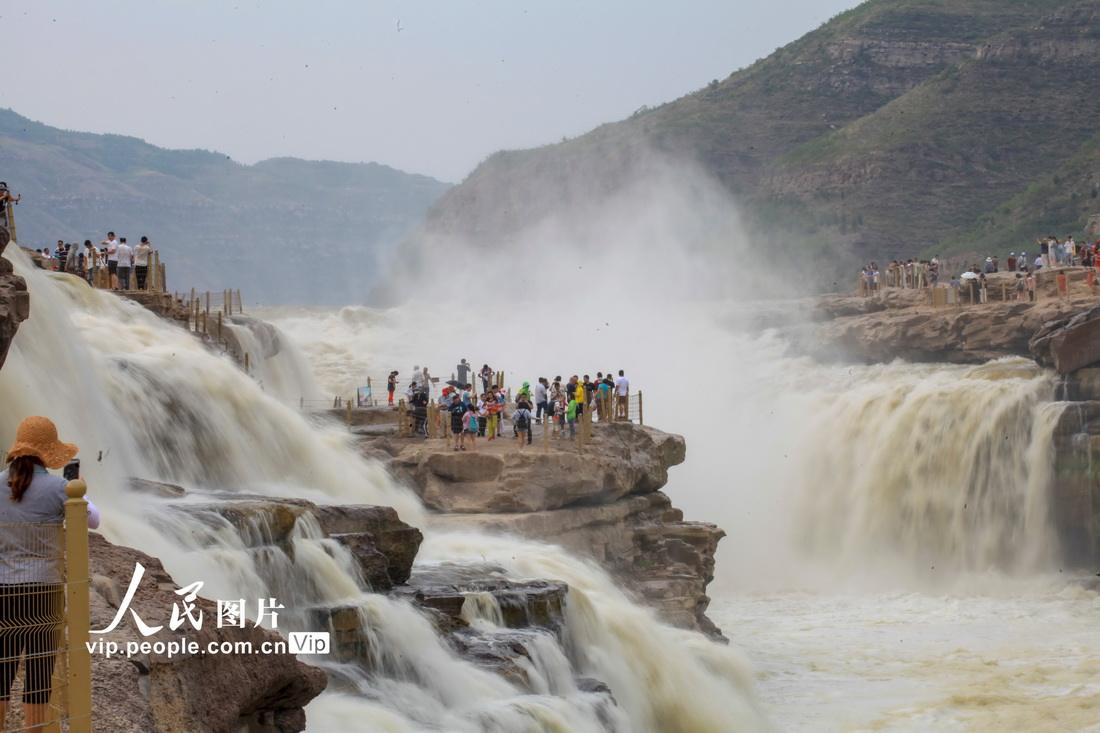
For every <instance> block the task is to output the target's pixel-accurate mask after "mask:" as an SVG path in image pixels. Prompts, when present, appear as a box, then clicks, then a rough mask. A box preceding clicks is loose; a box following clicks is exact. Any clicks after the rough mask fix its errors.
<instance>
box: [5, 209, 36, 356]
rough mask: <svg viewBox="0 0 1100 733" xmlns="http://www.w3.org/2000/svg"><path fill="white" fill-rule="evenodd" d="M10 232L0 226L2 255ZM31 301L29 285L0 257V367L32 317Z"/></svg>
mask: <svg viewBox="0 0 1100 733" xmlns="http://www.w3.org/2000/svg"><path fill="white" fill-rule="evenodd" d="M8 241H9V235H8V230H7V229H5V228H4V227H2V226H0V255H2V254H3V252H4V250H5V249H6V248H7V246H8ZM30 311H31V301H30V295H29V293H27V283H26V282H24V280H23V278H21V277H18V276H17V275H15V274H14V268H13V267H12V264H11V262H9V261H8V260H6V259H4V258H3V257H0V367H3V366H4V359H5V358H6V357H7V355H8V349H9V348H10V347H11V342H12V339H14V338H15V332H16V331H17V330H18V329H19V324H20V323H22V322H23V321H25V320H27V319H28V318H29V317H30Z"/></svg>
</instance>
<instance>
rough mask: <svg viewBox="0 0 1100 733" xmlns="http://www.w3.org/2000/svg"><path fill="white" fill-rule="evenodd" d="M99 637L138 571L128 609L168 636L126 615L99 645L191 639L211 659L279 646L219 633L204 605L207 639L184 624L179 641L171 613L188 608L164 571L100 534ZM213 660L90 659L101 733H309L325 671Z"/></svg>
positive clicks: (94, 538)
mask: <svg viewBox="0 0 1100 733" xmlns="http://www.w3.org/2000/svg"><path fill="white" fill-rule="evenodd" d="M90 540H91V542H90V544H91V572H92V591H91V594H90V595H91V611H92V628H94V629H102V628H106V627H107V626H108V625H109V624H110V623H111V621H112V619H113V618H114V617H115V615H116V614H117V612H118V608H119V605H120V603H121V600H122V598H123V595H124V593H125V590H126V586H127V584H128V583H129V579H130V577H131V576H132V574H133V573H134V566H135V563H141V564H142V566H144V567H145V571H146V577H145V579H144V581H143V582H142V583H141V584H140V585H139V586H138V590H137V593H136V594H135V596H134V598H133V601H132V603H131V604H130V608H131V609H132V610H134V611H136V612H137V613H138V615H139V616H140V617H141V618H142V619H143V620H144V621H145V622H146V623H147V624H151V625H157V626H160V625H163V626H164V628H163V629H161V630H160V631H158V632H157V633H155V634H154V635H152V636H150V637H146V636H143V635H142V634H140V633H139V632H138V631H137V629H136V628H135V626H134V622H133V620H132V618H131V617H130V616H129V615H127V616H126V617H125V618H124V619H123V620H122V621H121V623H120V625H119V626H118V628H116V629H115V630H114V631H112V632H110V633H108V634H104V635H94V636H93V638H92V640H93V641H99V640H101V639H102V640H104V641H107V642H112V641H113V642H118V643H119V644H120V645H125V644H126V643H127V642H141V641H145V640H149V641H165V642H167V641H172V640H179V639H182V638H187V639H189V640H193V641H195V642H197V643H198V644H199V645H200V647H201V648H202V649H205V648H206V646H207V644H209V643H210V642H226V641H228V642H250V643H251V644H252V645H253V648H256V649H258V648H259V647H260V645H261V644H262V643H263V642H264V641H274V640H277V639H279V638H281V637H280V636H279V634H278V633H277V632H273V631H268V630H265V629H262V628H254V627H253V626H252V625H251V624H247V628H244V629H241V628H235V627H233V628H221V629H219V628H216V624H215V622H214V621H215V619H216V614H217V610H216V606H215V604H214V603H212V602H211V601H207V600H205V599H203V598H199V599H198V600H197V604H198V606H199V608H200V609H201V610H202V612H203V615H204V619H205V621H204V623H203V625H202V629H201V630H195V629H194V628H192V626H191V625H190V624H184V625H183V626H182V627H180V628H179V629H178V630H177V631H172V630H170V629H169V628H168V626H167V622H168V618H169V614H170V612H171V609H172V605H173V603H176V602H179V601H180V600H181V598H180V596H178V595H176V594H175V593H174V592H173V590H174V589H175V588H176V587H177V586H176V583H175V581H173V579H172V578H171V576H169V575H168V573H167V572H166V571H165V570H164V567H163V566H162V565H161V563H160V561H159V560H157V559H156V558H154V557H151V556H149V555H146V554H145V553H143V552H140V551H138V550H135V549H133V548H129V547H122V546H119V545H113V544H111V543H110V542H108V541H107V540H105V539H104V538H103V537H101V536H99V535H98V534H92V535H90ZM259 659H260V658H259V657H255V656H251V655H247V654H217V655H209V654H206V653H205V652H204V651H203V652H200V653H199V654H188V653H184V654H179V655H175V656H173V657H171V658H169V657H168V656H167V654H156V653H151V654H145V655H140V656H138V657H131V658H127V657H126V656H121V655H120V656H114V657H111V658H108V657H107V656H105V655H103V654H93V655H92V696H93V699H94V700H95V701H96V708H95V721H96V729H97V730H109V731H115V732H117V733H127V732H128V731H133V733H149V732H150V731H157V732H158V733H160V732H163V733H176V732H177V731H178V732H179V733H184V732H185V731H186V732H187V733H190V732H191V731H198V730H210V731H228V730H249V731H256V732H257V733H259V732H263V733H289V732H291V731H300V730H303V729H304V728H305V712H304V710H303V708H304V706H305V705H306V703H308V702H309V701H310V700H312V699H313V698H314V697H316V696H317V695H319V694H320V693H321V691H322V690H324V688H325V684H326V679H325V674H324V672H322V671H321V670H320V669H317V668H315V667H311V666H309V665H306V664H303V663H302V662H299V661H297V660H296V659H295V658H294V656H293V655H292V654H268V655H265V656H263V657H262V663H260V662H259V661H258V660H259Z"/></svg>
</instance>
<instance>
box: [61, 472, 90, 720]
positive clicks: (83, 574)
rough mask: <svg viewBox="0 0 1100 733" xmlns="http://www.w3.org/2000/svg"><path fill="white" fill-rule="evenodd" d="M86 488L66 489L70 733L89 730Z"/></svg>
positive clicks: (78, 481) (72, 486)
mask: <svg viewBox="0 0 1100 733" xmlns="http://www.w3.org/2000/svg"><path fill="white" fill-rule="evenodd" d="M87 491H88V487H87V485H86V484H85V483H84V481H82V480H81V479H76V480H75V481H70V482H69V483H68V484H67V485H66V486H65V495H66V496H67V497H68V498H67V499H65V530H64V532H65V607H66V621H67V625H68V634H67V637H68V638H67V640H66V641H67V644H68V656H69V659H68V664H67V665H66V666H67V671H68V680H67V681H68V685H67V687H68V690H67V693H68V698H69V700H68V702H69V709H68V719H69V731H70V733H91V730H92V658H91V654H90V652H89V651H88V635H89V632H90V628H91V610H90V606H89V601H88V588H89V585H90V584H91V574H90V573H89V570H88V501H87V500H86V499H85V498H84V495H85V493H87Z"/></svg>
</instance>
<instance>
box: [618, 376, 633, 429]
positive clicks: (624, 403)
mask: <svg viewBox="0 0 1100 733" xmlns="http://www.w3.org/2000/svg"><path fill="white" fill-rule="evenodd" d="M615 416H616V417H617V418H618V419H621V420H629V419H630V380H629V379H627V378H626V375H625V374H623V370H622V369H620V370H619V378H618V379H616V380H615Z"/></svg>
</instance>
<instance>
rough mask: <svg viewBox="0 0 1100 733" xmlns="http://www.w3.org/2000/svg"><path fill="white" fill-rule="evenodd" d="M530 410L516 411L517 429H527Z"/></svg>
mask: <svg viewBox="0 0 1100 733" xmlns="http://www.w3.org/2000/svg"><path fill="white" fill-rule="evenodd" d="M527 416H528V411H527V410H520V411H519V412H517V413H516V420H515V423H516V430H526V429H527V424H528V417H527Z"/></svg>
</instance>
